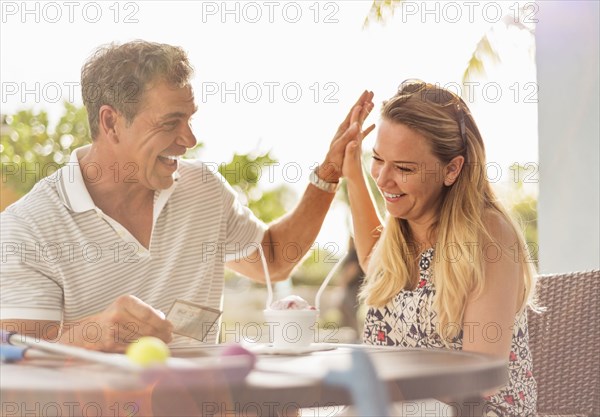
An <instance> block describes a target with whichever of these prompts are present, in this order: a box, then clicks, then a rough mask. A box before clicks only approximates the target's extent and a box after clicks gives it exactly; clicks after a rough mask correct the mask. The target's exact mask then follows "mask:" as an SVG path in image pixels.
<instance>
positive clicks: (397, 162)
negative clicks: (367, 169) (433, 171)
mask: <svg viewBox="0 0 600 417" xmlns="http://www.w3.org/2000/svg"><path fill="white" fill-rule="evenodd" d="M373 154H374V155H375V156H377V157H379V154H378V153H377V151H376V150H375V148H373ZM392 162H393V163H394V164H414V165H418V164H417V163H416V162H413V161H392Z"/></svg>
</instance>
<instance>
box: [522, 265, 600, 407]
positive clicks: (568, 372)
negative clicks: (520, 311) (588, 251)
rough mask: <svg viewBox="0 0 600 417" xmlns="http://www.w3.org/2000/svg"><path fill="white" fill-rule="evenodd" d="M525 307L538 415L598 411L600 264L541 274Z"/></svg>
mask: <svg viewBox="0 0 600 417" xmlns="http://www.w3.org/2000/svg"><path fill="white" fill-rule="evenodd" d="M537 291H538V298H539V301H540V306H542V307H546V309H547V310H546V311H545V312H544V313H542V314H537V313H535V312H531V311H530V312H529V316H528V319H529V337H530V340H529V343H530V348H531V354H532V356H533V374H534V377H535V378H536V380H537V383H538V416H551V415H552V416H557V415H561V416H565V415H576V416H600V359H599V358H600V317H599V314H598V311H599V310H600V308H599V305H600V270H594V271H590V272H574V273H567V274H557V275H543V276H540V277H539V280H538V284H537Z"/></svg>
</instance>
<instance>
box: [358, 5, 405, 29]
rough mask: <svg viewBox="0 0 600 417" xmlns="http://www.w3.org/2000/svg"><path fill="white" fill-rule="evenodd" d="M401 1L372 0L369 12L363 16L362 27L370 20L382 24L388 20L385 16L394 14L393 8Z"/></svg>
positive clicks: (367, 24)
mask: <svg viewBox="0 0 600 417" xmlns="http://www.w3.org/2000/svg"><path fill="white" fill-rule="evenodd" d="M402 1H404V0H373V4H372V5H371V10H369V14H368V15H367V17H365V21H364V23H363V29H366V28H367V27H368V26H369V25H370V24H371V22H378V23H380V24H382V25H384V24H385V23H386V21H387V20H388V19H387V17H388V16H393V15H394V10H395V9H396V7H398V6H399V5H400V3H402Z"/></svg>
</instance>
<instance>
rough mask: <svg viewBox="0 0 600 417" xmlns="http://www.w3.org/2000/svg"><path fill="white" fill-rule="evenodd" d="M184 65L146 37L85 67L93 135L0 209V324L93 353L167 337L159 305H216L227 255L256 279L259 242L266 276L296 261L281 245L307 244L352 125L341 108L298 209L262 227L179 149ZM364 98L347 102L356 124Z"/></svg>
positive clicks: (184, 133) (176, 51)
mask: <svg viewBox="0 0 600 417" xmlns="http://www.w3.org/2000/svg"><path fill="white" fill-rule="evenodd" d="M191 75H192V68H191V66H190V64H189V62H188V59H187V56H186V54H185V52H184V51H183V50H182V49H181V48H178V47H174V46H170V45H164V44H156V43H150V42H144V41H135V42H130V43H127V44H124V45H121V46H115V45H111V46H108V47H105V48H101V49H99V50H98V51H97V52H96V53H95V54H94V55H93V56H92V57H91V58H90V60H89V61H88V62H87V63H86V64H85V66H84V67H83V70H82V80H81V81H82V82H81V84H82V94H83V99H84V104H85V106H86V108H87V111H88V117H89V123H90V130H91V135H92V139H93V142H92V144H91V145H89V146H85V147H83V148H79V149H77V150H75V151H74V152H73V154H72V155H71V160H70V162H69V164H67V165H66V166H65V167H63V168H62V169H61V170H60V171H58V172H57V173H55V174H54V175H52V176H50V177H48V178H47V179H44V180H43V181H40V182H39V183H38V184H36V186H35V187H34V188H33V189H32V191H31V192H30V193H29V194H27V195H26V196H25V197H24V198H22V199H21V200H19V201H18V202H17V203H15V204H13V205H12V206H10V207H9V208H7V209H6V211H5V212H4V213H2V215H1V223H2V224H1V227H2V250H3V254H2V273H1V275H0V277H1V278H0V283H1V291H0V320H1V321H0V323H1V326H2V328H4V329H6V330H12V331H17V332H20V333H26V334H33V335H35V336H38V337H41V338H44V339H48V340H56V341H59V342H61V343H68V344H73V345H76V346H83V347H86V348H90V349H95V350H102V351H117V352H120V351H124V350H125V349H126V347H127V345H128V344H129V343H130V342H132V341H133V340H136V339H137V338H139V337H141V336H146V335H151V336H156V337H159V338H161V339H162V340H164V341H165V342H170V341H171V340H172V331H173V326H172V324H171V323H170V322H169V321H168V320H166V319H165V317H164V314H163V313H162V311H168V310H169V308H170V307H171V305H172V304H173V302H174V300H176V299H184V300H187V301H191V302H194V303H197V304H201V305H203V306H206V307H209V308H214V309H220V307H221V304H222V302H221V300H222V292H223V271H224V266H225V264H226V266H227V267H229V268H231V269H233V270H235V271H237V272H239V273H241V274H244V275H246V276H248V277H250V278H252V279H255V280H258V281H261V282H264V273H263V270H262V264H261V262H260V261H258V259H259V258H258V252H257V251H256V249H257V248H258V247H259V245H260V247H261V248H262V250H263V252H264V253H265V254H266V255H267V256H266V258H267V262H268V266H269V271H270V275H271V278H272V279H273V280H274V281H276V280H282V279H285V278H286V277H287V276H288V275H289V273H290V272H291V270H292V269H293V268H294V266H295V263H296V262H292V261H290V260H289V259H286V257H285V256H284V253H283V252H282V249H283V248H285V247H286V245H288V244H290V243H293V244H294V246H296V247H300V248H301V251H302V253H301V254H302V255H304V254H305V253H306V252H307V251H308V250H309V248H310V246H311V245H312V243H313V241H314V239H315V238H316V236H317V233H318V231H319V229H320V227H321V225H322V222H323V220H324V218H325V215H326V213H327V210H328V208H329V206H330V204H331V201H332V200H333V196H334V193H335V189H336V188H337V187H336V184H335V183H336V182H338V181H339V178H340V176H341V163H342V159H343V152H344V149H345V146H346V144H347V143H348V142H349V141H350V140H351V139H352V138H353V137H355V136H356V134H357V133H358V132H359V126H358V125H357V124H353V125H352V126H350V123H349V120H350V114H349V115H348V117H347V118H346V120H345V121H344V122H343V123H342V124H341V125H340V128H339V129H338V132H337V134H336V138H334V141H333V144H332V146H331V147H330V150H329V152H328V154H327V156H326V158H325V160H324V163H323V164H322V165H320V166H319V168H317V170H316V171H315V173H314V174H315V175H312V176H311V182H312V183H311V184H310V185H309V186H308V187H307V189H306V191H305V193H304V195H303V196H302V199H301V201H300V202H299V204H298V206H297V207H296V208H295V209H294V210H293V211H292V212H290V213H289V214H288V215H286V216H284V217H283V218H282V219H280V220H279V221H277V222H275V223H273V224H271V225H269V226H266V225H264V224H263V223H262V222H260V221H259V220H258V219H256V218H255V217H254V216H253V215H252V213H251V212H250V211H249V210H248V209H247V208H245V207H243V206H242V205H241V204H240V202H239V201H238V200H237V198H236V196H235V193H234V191H233V189H232V188H231V187H229V186H228V185H227V184H226V183H225V182H224V180H223V178H222V177H220V176H219V175H218V174H215V173H213V172H211V171H210V170H209V169H208V168H207V167H206V166H205V165H203V164H202V163H200V162H198V161H184V160H180V159H179V158H180V156H182V155H183V154H184V153H185V152H186V150H187V149H189V148H191V147H193V146H194V145H195V144H196V138H195V137H194V134H193V133H192V131H191V129H190V119H191V117H192V115H193V114H194V113H195V112H196V106H195V104H194V96H193V92H192V89H191V87H190V77H191ZM371 98H372V94H371V93H367V92H365V93H363V95H362V96H361V97H360V99H359V101H358V102H357V104H356V105H355V106H354V107H353V110H352V111H353V112H357V113H356V114H359V113H360V114H361V118H362V119H361V120H364V117H366V115H367V114H368V112H369V111H370V109H371V108H372V103H371ZM296 259H300V257H297V258H296ZM215 338H216V335H215V334H212V335H209V338H208V340H206V341H208V342H214V341H215Z"/></svg>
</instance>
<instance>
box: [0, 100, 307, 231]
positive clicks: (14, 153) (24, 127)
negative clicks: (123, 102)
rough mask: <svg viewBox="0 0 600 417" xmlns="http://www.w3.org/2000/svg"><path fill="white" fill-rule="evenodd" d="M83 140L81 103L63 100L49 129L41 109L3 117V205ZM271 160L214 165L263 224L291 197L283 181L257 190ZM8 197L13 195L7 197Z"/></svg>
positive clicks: (240, 158) (237, 159) (86, 139)
mask: <svg viewBox="0 0 600 417" xmlns="http://www.w3.org/2000/svg"><path fill="white" fill-rule="evenodd" d="M88 143H91V138H90V131H89V125H88V121H87V112H86V110H85V108H84V107H77V106H75V105H73V104H71V103H68V102H65V104H64V114H63V115H62V116H61V117H60V119H59V121H58V124H57V125H56V127H55V128H54V129H52V128H51V127H50V126H49V121H48V114H47V113H46V112H45V111H40V112H37V113H36V112H34V111H33V110H22V111H19V112H18V113H16V114H13V115H2V125H1V127H0V153H1V159H0V162H1V163H2V194H3V201H2V207H5V206H6V205H7V204H8V203H10V202H12V201H6V200H10V199H14V197H16V198H18V197H20V196H22V195H24V194H26V193H27V192H28V191H29V190H31V188H32V187H33V186H34V184H35V183H36V182H37V181H39V180H41V179H42V178H44V177H46V176H47V175H50V174H52V173H53V172H55V171H56V170H58V169H59V168H60V167H61V166H62V165H64V164H65V163H66V162H68V160H69V156H70V154H71V152H72V151H73V150H74V149H76V148H78V147H80V146H83V145H85V144H88ZM202 147H203V144H198V145H197V146H196V147H195V148H194V149H192V150H190V152H188V154H187V155H186V157H198V156H199V155H200V151H201V149H202ZM275 162H276V160H275V159H273V158H272V157H271V156H270V155H269V154H268V153H267V154H263V155H261V154H256V155H240V154H235V155H234V156H233V158H232V160H231V161H230V162H228V163H223V164H221V165H220V166H219V171H220V172H221V173H222V174H223V176H224V177H225V178H226V180H227V181H228V182H229V183H230V184H231V185H232V186H233V187H234V188H235V189H236V190H237V191H238V192H239V193H240V197H241V198H242V200H243V201H244V203H246V204H247V205H248V207H250V209H251V210H252V211H253V212H254V213H255V214H256V216H257V217H258V218H260V219H262V220H263V221H265V222H270V221H272V220H274V219H276V218H277V217H280V216H281V215H283V214H284V213H285V212H286V210H287V209H289V207H288V206H289V204H290V203H291V202H292V201H293V199H294V198H295V196H294V193H293V192H292V191H291V189H290V188H289V187H287V186H285V185H283V186H280V187H277V188H275V189H272V190H268V191H265V190H263V189H262V187H261V184H260V180H261V179H264V178H266V177H267V176H266V175H261V174H262V172H264V171H265V168H266V167H267V166H268V165H270V164H273V163H275ZM7 195H10V196H14V197H13V198H6V196H7Z"/></svg>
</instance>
